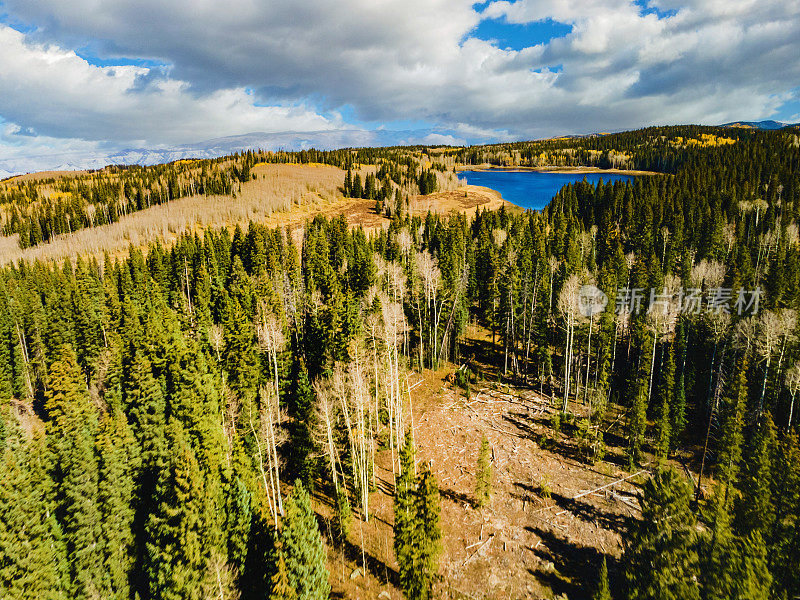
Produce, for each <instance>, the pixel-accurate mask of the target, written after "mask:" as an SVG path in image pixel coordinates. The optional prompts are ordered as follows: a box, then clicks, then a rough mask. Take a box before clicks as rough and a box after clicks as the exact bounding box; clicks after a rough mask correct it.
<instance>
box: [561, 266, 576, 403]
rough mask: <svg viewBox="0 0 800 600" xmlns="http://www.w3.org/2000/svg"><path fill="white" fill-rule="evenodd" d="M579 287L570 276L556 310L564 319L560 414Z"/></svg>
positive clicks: (566, 389) (567, 379)
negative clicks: (564, 338)
mask: <svg viewBox="0 0 800 600" xmlns="http://www.w3.org/2000/svg"><path fill="white" fill-rule="evenodd" d="M580 287H581V282H580V277H578V275H576V274H572V275H570V276H569V277H568V278H567V280H566V281H565V282H564V285H563V286H562V287H561V292H560V293H559V295H558V310H559V312H560V313H561V314H562V315H563V317H564V327H565V332H566V344H565V346H564V348H565V349H564V402H563V406H562V412H567V402H568V401H569V390H570V376H571V366H572V354H573V340H574V337H575V325H576V324H577V322H578V321H579V319H580V316H581V313H580V310H579V304H578V303H579V297H578V295H579V293H580Z"/></svg>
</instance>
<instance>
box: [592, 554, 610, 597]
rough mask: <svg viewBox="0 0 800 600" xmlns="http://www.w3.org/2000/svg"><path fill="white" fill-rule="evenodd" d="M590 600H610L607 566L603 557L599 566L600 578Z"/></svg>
mask: <svg viewBox="0 0 800 600" xmlns="http://www.w3.org/2000/svg"><path fill="white" fill-rule="evenodd" d="M592 600H611V588H610V587H609V585H608V566H607V565H606V557H605V556H603V563H602V564H601V565H600V577H599V579H598V581H597V589H596V590H595V592H594V596H592Z"/></svg>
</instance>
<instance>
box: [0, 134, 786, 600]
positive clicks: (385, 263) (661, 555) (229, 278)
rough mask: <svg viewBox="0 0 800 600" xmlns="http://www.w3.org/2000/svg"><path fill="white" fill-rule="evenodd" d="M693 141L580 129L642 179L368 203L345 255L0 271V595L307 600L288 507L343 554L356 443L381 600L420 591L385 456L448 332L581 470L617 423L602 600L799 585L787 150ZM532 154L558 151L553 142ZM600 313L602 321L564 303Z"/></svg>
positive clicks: (203, 251) (432, 576) (309, 594)
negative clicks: (381, 521) (472, 207)
mask: <svg viewBox="0 0 800 600" xmlns="http://www.w3.org/2000/svg"><path fill="white" fill-rule="evenodd" d="M703 135H714V136H717V137H715V138H714V139H713V140H712V139H711V138H704V137H703ZM722 137H723V136H722V134H721V133H720V132H719V131H717V130H713V131H709V130H707V129H704V128H696V129H695V128H663V129H650V130H642V131H639V132H630V133H625V134H619V135H615V136H603V137H597V138H587V139H584V140H581V141H580V142H579V143H580V144H581V148H583V149H584V150H585V151H586V152H587V153H590V152H594V151H598V152H600V153H601V155H602V154H604V153H608V155H609V156H610V155H611V153H612V151H613V152H614V153H627V154H628V155H629V156H630V157H631V158H630V160H631V161H632V162H631V166H636V167H637V168H648V169H652V170H660V171H664V172H667V173H669V174H665V175H659V176H653V177H647V178H638V179H637V180H636V181H635V182H634V183H615V184H610V185H602V184H600V185H597V186H592V185H589V184H586V183H578V184H575V185H571V186H568V187H566V188H564V189H562V190H561V191H560V192H559V194H558V195H557V196H556V197H555V198H554V199H553V201H552V202H551V203H550V205H549V206H548V207H547V208H546V209H545V210H544V211H542V212H527V213H511V212H509V211H506V210H499V211H496V212H478V214H477V215H476V216H475V218H474V219H472V220H468V219H467V218H466V217H465V216H464V215H461V214H453V215H449V216H441V215H435V214H428V215H427V216H425V217H421V216H418V215H416V216H409V214H408V212H407V211H402V210H399V211H391V212H390V214H391V217H392V220H391V223H390V224H389V226H388V227H387V228H386V229H381V230H380V231H378V232H377V233H375V234H373V235H371V236H369V237H368V236H367V235H366V234H365V233H364V231H363V230H362V229H360V228H349V227H348V226H347V222H346V220H345V219H344V217H341V218H336V219H332V220H329V219H324V218H319V217H318V218H316V219H314V220H313V221H310V222H308V223H307V225H306V227H305V229H304V232H303V239H302V244H300V245H296V244H295V243H293V242H292V241H291V238H290V236H288V235H287V232H286V231H285V230H282V229H268V228H265V227H264V226H262V225H259V224H258V223H251V224H250V225H249V226H248V227H246V228H238V227H237V228H236V229H235V231H233V232H232V233H231V232H230V231H229V230H227V229H222V230H206V231H203V232H202V234H200V233H198V234H195V235H184V236H182V237H180V239H179V240H178V242H177V243H176V244H174V245H173V246H171V247H168V248H165V247H163V246H162V245H160V244H154V245H151V246H150V247H148V248H146V249H137V248H131V249H130V252H129V254H128V256H127V257H126V258H124V259H111V258H108V257H106V258H105V260H103V261H102V262H100V261H97V260H94V259H91V260H89V259H87V260H83V259H79V260H77V261H76V262H75V263H74V264H73V263H71V262H66V263H64V264H59V265H56V264H52V263H21V264H18V265H14V266H8V267H5V268H4V269H3V270H2V271H0V288H1V289H0V399H2V403H1V405H2V409H1V410H0V417H1V419H0V458H2V460H0V512H2V518H1V519H0V589H2V590H3V593H4V597H5V596H8V597H9V598H40V597H52V598H61V597H64V598H67V597H68V598H89V597H96V596H100V595H104V596H113V597H114V598H134V597H137V596H138V597H139V598H206V597H225V598H228V597H230V598H233V597H236V596H241V597H242V598H264V597H274V598H284V597H286V598H288V597H299V598H323V597H327V594H328V592H329V587H328V586H329V579H328V573H327V567H326V563H327V561H326V545H325V543H324V539H323V538H324V536H325V534H327V532H328V528H327V527H325V526H324V525H326V524H325V523H320V522H318V520H317V518H316V517H315V515H314V508H313V506H314V503H313V502H312V497H313V498H315V499H317V501H321V500H322V499H324V498H327V499H329V501H330V504H331V505H332V506H334V507H335V513H336V514H335V518H334V519H333V521H334V522H333V523H332V525H333V526H332V527H331V529H330V531H331V535H330V538H331V539H329V540H328V542H329V544H330V545H335V544H336V543H339V542H337V541H336V540H337V539H338V540H341V539H342V538H344V539H346V538H347V531H348V529H350V528H351V526H352V521H355V520H358V521H359V522H361V523H366V522H369V520H370V519H373V518H374V510H373V507H372V505H371V498H372V496H373V495H374V494H375V490H376V489H377V486H378V482H376V477H375V472H376V456H377V455H379V454H380V455H382V456H388V457H389V458H388V464H389V465H390V467H391V472H392V474H393V475H394V484H395V489H396V498H395V502H396V504H395V511H394V514H395V533H396V538H395V544H394V548H395V549H396V558H397V560H398V562H399V571H398V573H399V575H398V578H399V579H398V584H399V585H400V587H401V589H402V590H403V591H404V592H405V593H406V595H407V597H409V598H427V597H434V596H431V594H432V593H433V592H432V590H433V589H435V585H437V581H436V572H437V571H436V566H437V557H438V556H439V555H440V550H441V548H440V546H439V544H440V539H439V535H440V531H439V526H438V521H439V507H438V498H439V495H438V492H437V488H436V481H435V479H434V477H433V475H432V473H431V471H430V470H429V469H428V467H427V466H426V465H424V464H417V463H416V462H415V461H414V459H413V456H414V452H413V436H409V435H407V434H408V432H409V430H410V428H411V425H412V423H413V417H414V414H413V408H412V403H411V402H410V400H411V395H412V391H411V385H410V381H409V374H408V372H409V369H414V370H416V371H421V370H423V369H437V368H440V367H441V366H443V365H446V364H447V363H454V362H455V363H457V364H460V363H461V362H462V361H461V359H462V356H463V354H464V344H463V342H464V340H465V334H466V331H467V326H468V325H469V324H470V323H472V324H473V325H475V326H478V327H482V328H485V329H486V331H488V332H489V333H488V338H489V339H491V343H489V342H487V345H488V348H489V350H488V353H489V360H490V362H494V364H495V365H496V366H497V370H498V372H499V375H500V377H501V378H503V379H504V380H505V381H507V382H509V383H513V384H514V385H515V386H517V387H519V388H525V387H527V388H530V389H532V390H537V391H538V392H539V393H540V394H541V395H542V396H543V397H546V398H548V399H549V402H550V404H551V407H552V408H551V410H552V411H553V412H554V414H555V415H556V416H555V417H554V423H556V422H557V423H558V424H559V425H560V424H561V423H568V422H572V421H573V417H572V416H571V415H572V414H573V413H578V412H580V414H581V415H583V418H581V419H580V422H578V423H576V425H575V427H576V429H577V430H578V431H579V432H580V436H579V437H580V440H581V446H580V452H581V456H580V457H581V460H583V461H584V462H586V463H590V464H591V463H594V462H596V461H600V460H602V458H603V455H604V451H605V447H606V444H607V443H611V441H610V440H606V439H604V437H605V434H607V433H608V431H609V428H608V427H607V425H606V424H607V422H608V420H609V419H608V418H607V416H608V415H609V414H612V413H614V414H618V415H620V416H621V418H620V419H614V421H613V422H612V425H614V426H615V429H614V434H615V435H616V436H617V437H618V438H619V440H616V442H615V443H617V444H621V445H622V446H624V449H625V456H626V459H625V460H626V464H627V465H628V466H629V468H631V469H634V470H638V469H639V468H640V467H646V468H648V469H652V470H654V471H655V474H654V476H653V479H652V480H651V481H650V482H648V483H646V484H645V485H644V486H643V489H642V491H641V500H640V502H641V504H640V506H641V511H642V515H643V516H644V517H645V518H644V520H642V521H640V522H639V523H638V524H636V525H634V526H633V527H631V529H630V531H629V532H627V533H626V534H625V538H624V539H625V544H624V546H625V548H624V550H625V551H624V553H623V555H622V557H621V559H620V560H619V562H614V563H613V565H611V567H610V568H608V569H607V572H606V576H607V577H608V578H609V579H610V585H609V586H605V584H602V585H600V586H598V587H597V589H598V594H599V597H608V595H609V594H611V593H613V594H614V597H620V598H664V599H666V598H693V597H697V598H722V597H731V590H737V593H738V594H739V595H738V596H737V597H741V598H764V597H774V598H791V597H793V596H795V595H797V594H798V593H800V579H799V578H798V576H797V573H796V572H794V571H793V570H791V569H787V568H785V567H786V565H791V564H796V562H797V560H798V558H800V554H799V553H800V537H799V536H798V531H800V523H798V515H800V461H799V460H798V457H800V450H799V449H798V441H797V423H798V421H799V420H800V415H798V412H799V409H798V406H797V404H796V392H797V389H798V387H800V375H798V373H800V366H799V365H800V362H798V361H800V353H799V351H800V346H798V320H797V312H796V311H797V309H798V303H800V264H799V263H798V261H799V260H800V235H799V234H798V217H799V214H800V187H799V186H800V180H799V179H798V173H800V151H798V139H797V137H796V136H794V135H793V134H792V133H791V132H781V131H778V132H753V131H730V130H725V133H724V138H725V139H726V140H731V141H730V142H729V141H722V142H721V141H720V139H721V138H722ZM687 140H699V141H698V142H697V143H689V142H687ZM540 144H541V148H538V149H541V150H542V151H549V150H552V151H553V152H555V153H560V154H563V155H565V156H566V155H569V154H570V153H568V152H565V151H566V150H569V149H570V148H575V146H576V141H575V140H562V141H557V140H556V141H552V140H551V141H548V142H541V143H540ZM532 147H535V144H534V145H530V146H526V145H520V146H519V147H518V146H516V145H505V146H502V147H484V148H483V149H477V150H476V149H439V150H436V151H435V152H434V150H433V149H407V150H403V151H402V153H401V152H400V151H399V150H397V151H395V150H373V151H371V150H363V151H362V150H359V151H347V152H344V151H340V152H338V153H327V154H325V153H319V154H313V155H311V154H306V155H305V156H306V159H307V160H312V159H313V160H316V161H320V162H322V161H328V162H332V161H336V160H339V161H340V163H339V164H340V166H345V167H347V166H348V164H349V163H348V162H347V161H349V160H351V158H350V157H353V156H355V157H356V158H354V159H353V160H357V162H358V163H359V164H377V163H379V162H380V163H381V166H378V167H377V168H378V169H381V168H384V167H385V168H386V169H387V172H386V173H385V177H387V178H388V179H389V180H391V181H393V182H394V179H393V178H392V177H393V176H392V170H393V169H396V170H402V169H401V166H400V165H401V164H402V163H401V162H400V158H398V157H402V156H403V155H404V154H403V153H407V152H419V153H420V157H421V155H422V153H423V152H426V153H427V152H430V154H429V155H428V156H429V158H432V157H434V155H435V156H438V157H439V158H441V161H442V164H448V165H450V164H453V162H452V161H455V160H456V159H457V160H459V161H463V162H469V161H471V160H473V158H472V156H473V155H472V154H470V153H471V152H482V153H484V154H481V155H475V160H479V159H480V160H481V161H482V162H485V159H487V158H490V159H491V160H492V161H493V160H495V158H498V160H506V159H505V158H500V157H501V155H502V156H506V155H508V156H511V155H509V154H508V153H509V152H511V151H512V150H513V151H514V152H517V154H518V156H517V158H516V159H514V160H518V159H519V157H520V156H522V154H524V152H522V150H524V149H525V148H532ZM548 149H549V150H548ZM393 152H394V154H393ZM520 152H522V154H520ZM576 152H577V151H576ZM576 155H577V154H576ZM586 156H595V155H594V154H587V155H586ZM289 157H292V159H293V160H294V159H297V155H275V158H276V160H278V159H284V158H286V159H288V158H289ZM247 160H249V159H247ZM423 160H424V159H423ZM576 160H582V161H583V162H587V161H588V159H587V160H584V158H578V159H576ZM592 160H593V159H592ZM370 161H372V162H370ZM391 161H395V162H394V163H392V162H391ZM447 161H450V162H447ZM419 164H420V165H422V164H424V163H423V162H420V163H419ZM431 168H432V167H426V169H431ZM439 172H441V171H439ZM404 177H405V176H404ZM417 177H418V179H417V182H416V183H415V185H416V186H417V188H418V189H417V191H419V188H421V187H423V186H427V185H429V182H428V181H425V180H424V171H423V175H419V173H417ZM420 177H421V178H422V179H419V178H420ZM101 179H102V177H101ZM379 179H380V178H378V180H379ZM409 183H410V182H409V181H408V180H406V179H401V181H400V182H394V184H393V185H400V186H402V185H407V184H409ZM70 185H73V184H70ZM74 185H78V184H77V183H75V184H74ZM344 185H345V188H346V189H348V190H349V192H350V193H352V190H353V189H354V185H355V184H354V181H353V179H352V172H351V180H350V182H349V185H348V183H347V182H345V184H344ZM359 185H360V184H359ZM375 186H376V189H377V180H376V182H375ZM397 189H400V188H397ZM361 191H362V193H363V186H361ZM387 197H388V196H383V199H385V198H387ZM375 199H376V200H380V199H381V198H379V197H375ZM14 202H17V200H14ZM22 204H24V202H23V203H22ZM35 204H36V202H35V201H34V202H33V204H31V205H35ZM18 222H21V221H18ZM589 286H593V287H589ZM601 293H602V294H605V297H606V298H607V300H608V304H607V305H606V306H605V310H597V311H595V310H587V294H590V296H591V297H590V298H589V299H590V300H592V299H598V298H602V295H601ZM592 306H594V305H592ZM462 378H463V381H462V383H463V384H464V387H465V388H467V389H469V387H470V375H468V374H467V375H462ZM467 393H469V392H467ZM601 425H602V426H601ZM488 454H489V450H488V449H485V450H483V451H482V452H481V456H482V458H481V464H482V466H481V468H480V470H481V473H482V475H481V481H480V482H476V485H475V486H474V487H476V488H477V489H478V490H480V491H479V494H480V496H481V498H480V503H490V502H491V495H490V493H489V492H490V490H491V485H490V484H491V477H492V468H491V467H490V466H489V465H487V462H488V458H487V456H488ZM676 461H681V462H683V463H685V464H686V465H687V469H688V470H691V471H692V472H693V473H694V476H693V478H692V479H691V480H689V479H687V478H685V477H684V476H683V475H680V474H678V473H676V472H674V471H672V470H670V469H669V468H667V465H669V464H676ZM659 465H663V466H664V468H663V469H662V468H660V467H659V468H656V467H657V466H659ZM309 492H310V493H311V496H309ZM320 525H323V526H322V527H321V526H320ZM610 564H611V563H610ZM654 565H655V567H654ZM597 568H598V570H599V569H600V564H598V565H597ZM520 576H521V577H525V576H526V575H525V574H521V575H520ZM586 577H587V579H594V578H595V577H596V573H595V572H591V573H586Z"/></svg>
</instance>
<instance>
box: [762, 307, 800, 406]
mask: <svg viewBox="0 0 800 600" xmlns="http://www.w3.org/2000/svg"><path fill="white" fill-rule="evenodd" d="M758 321H759V322H758V324H759V328H758V330H759V335H758V337H756V340H755V349H756V352H758V354H759V356H760V357H761V360H763V361H764V380H763V381H762V383H761V395H760V396H759V400H758V414H759V416H760V415H761V413H762V412H763V411H764V394H765V393H766V391H767V379H768V377H769V369H770V364H771V362H772V355H773V354H774V353H775V349H776V348H777V347H778V344H780V343H781V341H782V340H783V338H784V336H788V335H789V334H790V333H791V329H794V321H795V319H794V318H793V317H789V316H788V315H781V313H779V312H776V311H771V310H768V311H764V312H763V313H761V315H760V316H759V320H758ZM789 326H791V329H787V328H788V327H789Z"/></svg>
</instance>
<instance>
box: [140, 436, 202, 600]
mask: <svg viewBox="0 0 800 600" xmlns="http://www.w3.org/2000/svg"><path fill="white" fill-rule="evenodd" d="M168 440H169V444H170V452H169V454H168V458H167V463H166V464H165V466H164V468H163V469H162V471H161V473H160V476H159V481H158V485H157V487H156V492H155V501H156V507H155V510H154V512H153V513H151V514H150V517H149V519H148V522H147V527H146V534H147V544H146V559H145V560H146V564H145V570H146V573H147V577H148V582H149V594H150V598H152V599H153V600H179V599H184V600H199V599H200V598H201V597H202V586H203V580H204V578H205V575H206V568H207V565H208V560H209V558H210V556H211V547H210V540H209V534H210V529H211V526H210V521H211V514H210V506H209V500H208V497H207V495H206V489H205V485H204V481H203V474H202V472H201V470H200V467H199V465H198V462H197V459H196V458H195V455H194V452H193V451H192V448H191V446H190V445H189V441H188V436H187V434H186V433H185V432H184V431H183V428H182V427H181V426H180V424H179V423H178V422H177V421H172V422H171V423H170V424H169V426H168Z"/></svg>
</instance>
